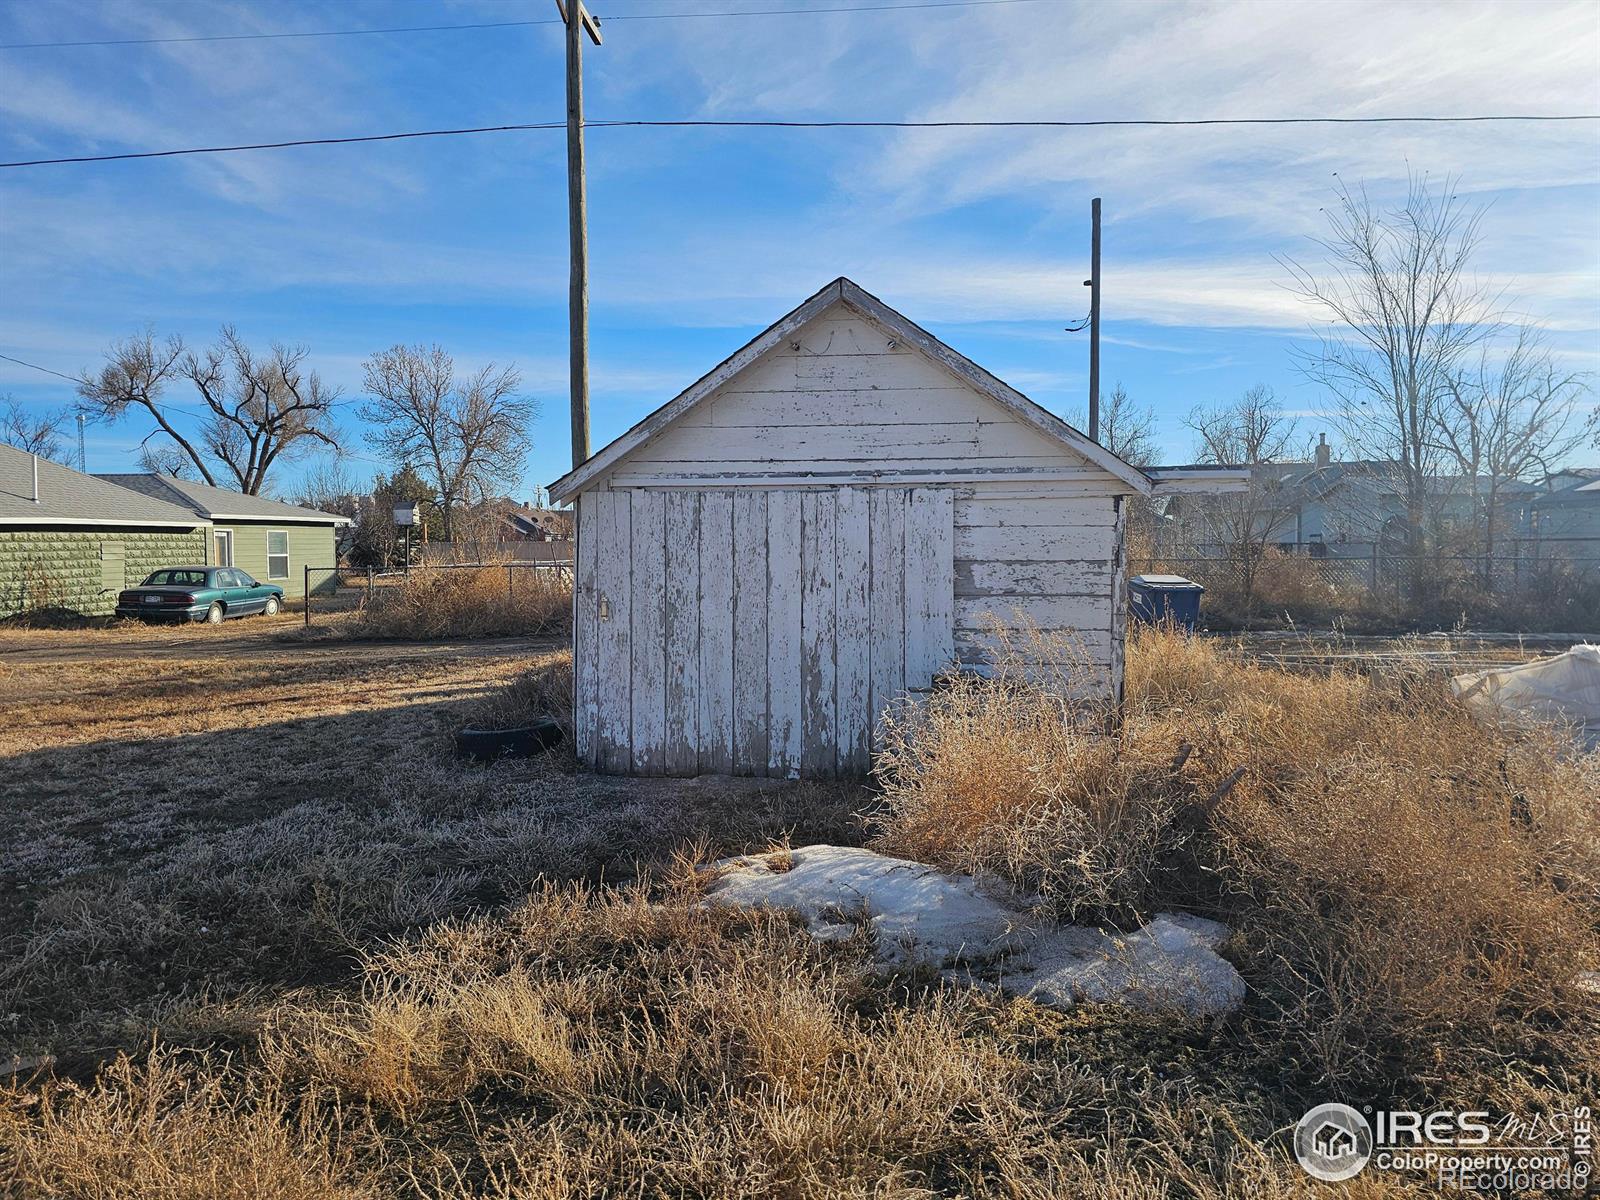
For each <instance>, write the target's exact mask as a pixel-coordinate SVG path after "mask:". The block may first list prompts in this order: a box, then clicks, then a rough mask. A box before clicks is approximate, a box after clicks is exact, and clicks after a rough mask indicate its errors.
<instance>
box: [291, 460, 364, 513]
mask: <svg viewBox="0 0 1600 1200" xmlns="http://www.w3.org/2000/svg"><path fill="white" fill-rule="evenodd" d="M360 494H361V489H360V488H359V487H358V486H357V484H356V481H355V479H354V477H353V476H352V475H351V474H350V472H349V470H348V469H347V468H346V467H345V464H344V460H343V459H342V458H340V457H339V456H338V455H333V456H330V457H324V458H321V459H319V460H318V461H317V462H315V463H313V464H312V465H311V467H310V468H309V469H308V470H307V471H306V473H305V475H304V476H303V477H302V478H301V480H300V487H299V490H298V491H297V492H296V494H295V503H296V504H300V505H302V506H304V507H305V508H314V509H316V510H317V511H318V512H331V513H338V514H339V515H340V516H342V517H353V516H355V515H356V502H357V501H358V500H359V498H360Z"/></svg>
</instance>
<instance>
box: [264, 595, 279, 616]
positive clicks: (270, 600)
mask: <svg viewBox="0 0 1600 1200" xmlns="http://www.w3.org/2000/svg"><path fill="white" fill-rule="evenodd" d="M261 611H262V612H263V613H265V614H266V615H267V616H269V617H275V616H277V615H278V598H277V597H276V596H268V597H267V606H266V607H265V608H263V609H262V610H261Z"/></svg>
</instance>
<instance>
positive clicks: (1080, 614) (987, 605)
mask: <svg viewBox="0 0 1600 1200" xmlns="http://www.w3.org/2000/svg"><path fill="white" fill-rule="evenodd" d="M1106 601H1107V597H1106V596H1104V595H1100V596H1003V597H997V596H961V597H958V598H957V599H956V602H955V627H956V628H957V629H984V628H987V622H986V620H985V618H986V617H987V616H991V615H992V616H995V617H999V618H1000V619H1001V620H1002V621H1004V622H1005V623H1006V624H1017V625H1019V626H1026V625H1027V624H1030V623H1031V624H1033V625H1036V626H1038V627H1039V628H1040V629H1083V630H1099V631H1101V632H1104V633H1107V634H1109V633H1110V621H1111V609H1110V606H1109V605H1108V604H1107V602H1106Z"/></svg>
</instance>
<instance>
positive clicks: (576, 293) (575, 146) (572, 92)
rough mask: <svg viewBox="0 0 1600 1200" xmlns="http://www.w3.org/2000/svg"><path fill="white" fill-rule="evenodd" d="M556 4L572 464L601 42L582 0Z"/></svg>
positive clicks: (582, 373)
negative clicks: (592, 49)
mask: <svg viewBox="0 0 1600 1200" xmlns="http://www.w3.org/2000/svg"><path fill="white" fill-rule="evenodd" d="M569 3H570V4H571V6H572V12H571V15H570V16H569V15H568V11H567V5H566V4H563V3H562V2H561V0H556V9H557V11H559V12H560V13H561V19H562V21H563V22H565V24H566V27H567V222H568V226H569V229H568V234H569V246H570V252H571V262H572V279H571V284H570V287H569V294H568V298H567V336H568V339H569V342H570V350H571V356H572V362H571V381H572V465H573V466H577V465H578V464H579V463H581V462H583V461H584V460H585V459H586V458H588V457H589V203H588V188H587V185H586V184H585V182H584V176H583V35H584V34H586V33H587V34H588V35H589V37H590V39H591V40H592V41H593V42H594V44H595V45H596V46H598V45H599V44H600V26H599V24H598V23H596V21H595V19H594V17H592V16H590V15H589V12H588V10H587V9H585V8H584V7H583V0H569Z"/></svg>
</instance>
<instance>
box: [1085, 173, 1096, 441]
mask: <svg viewBox="0 0 1600 1200" xmlns="http://www.w3.org/2000/svg"><path fill="white" fill-rule="evenodd" d="M1089 222H1090V233H1089V278H1088V279H1086V280H1084V282H1085V283H1086V284H1088V285H1089V440H1090V441H1093V442H1098V441H1099V440H1100V197H1099V196H1096V197H1095V198H1094V199H1093V200H1091V201H1089Z"/></svg>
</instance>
